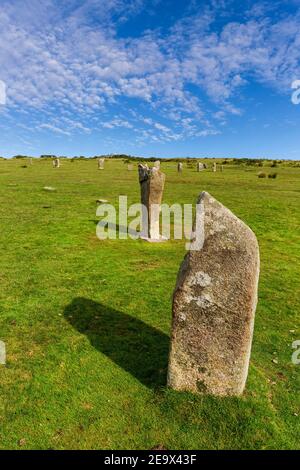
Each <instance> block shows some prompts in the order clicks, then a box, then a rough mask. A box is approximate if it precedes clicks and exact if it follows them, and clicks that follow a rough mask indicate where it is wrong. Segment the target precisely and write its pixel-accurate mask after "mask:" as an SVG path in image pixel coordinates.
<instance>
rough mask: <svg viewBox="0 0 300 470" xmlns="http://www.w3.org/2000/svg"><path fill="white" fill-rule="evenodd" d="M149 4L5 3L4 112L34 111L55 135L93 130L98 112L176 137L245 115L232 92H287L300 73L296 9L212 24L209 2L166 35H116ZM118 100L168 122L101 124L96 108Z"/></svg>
mask: <svg viewBox="0 0 300 470" xmlns="http://www.w3.org/2000/svg"><path fill="white" fill-rule="evenodd" d="M265 3H266V2H265ZM78 5H80V6H78ZM191 5H192V4H191ZM144 6H145V3H144V2H143V1H142V0H133V1H131V2H126V1H125V0H107V2H105V6H104V4H103V2H99V1H97V0H86V1H85V2H78V1H75V0H70V1H68V2H57V1H56V0H45V1H43V2H40V1H38V0H30V1H29V0H22V1H21V0H13V1H12V0H10V1H8V0H2V1H1V5H0V66H1V67H0V80H2V81H3V82H5V83H6V84H7V102H6V107H7V109H8V110H12V111H15V110H17V111H18V113H21V112H28V110H30V111H29V114H28V116H29V117H30V119H32V120H34V122H35V125H36V127H39V128H41V129H48V130H51V131H53V132H56V133H59V134H65V135H70V134H72V133H73V132H85V133H88V132H91V130H92V128H93V124H92V120H91V116H95V122H94V127H95V128H96V129H98V128H99V124H100V125H102V127H103V128H106V129H112V128H115V127H125V128H127V129H132V130H134V129H135V128H136V126H137V125H146V126H150V127H151V129H144V133H142V138H144V137H145V138H149V139H163V140H167V139H173V140H176V139H180V138H187V137H195V136H204V135H213V134H212V133H213V132H215V133H218V132H219V131H218V130H215V131H213V130H212V129H214V127H210V126H211V123H210V121H211V120H213V121H217V122H219V123H221V124H223V125H224V124H225V122H226V116H227V115H228V114H236V115H238V114H240V113H241V110H240V109H239V106H238V105H237V104H236V102H235V96H236V92H237V91H238V90H241V89H242V88H243V87H244V86H246V85H247V84H248V83H250V82H251V81H253V80H255V81H257V82H259V83H263V84H266V85H268V86H272V87H273V88H274V89H277V90H279V91H280V92H282V91H284V90H287V92H288V93H289V92H290V83H291V81H292V80H293V79H295V78H299V77H300V65H299V62H300V61H299V59H300V47H299V46H300V28H299V24H300V14H299V13H298V14H295V15H293V16H287V15H286V16H285V17H282V16H281V17H279V19H278V20H276V21H273V22H272V21H271V20H270V18H269V17H268V16H267V12H268V8H267V5H266V4H264V5H263V8H258V7H256V8H254V7H253V8H252V9H251V10H250V11H248V13H247V16H246V17H245V18H246V19H245V20H244V21H243V22H240V23H238V22H228V23H227V24H226V23H225V24H224V26H223V27H222V28H219V30H213V24H214V23H213V22H214V19H215V15H216V12H217V11H218V9H219V8H221V7H222V2H221V3H215V4H213V3H212V8H208V7H207V8H204V9H202V11H200V12H198V13H194V14H193V15H191V16H189V17H185V18H183V19H181V20H180V21H177V22H176V23H175V24H174V25H173V26H172V27H171V28H170V29H169V31H167V32H164V34H162V33H161V32H160V31H159V30H153V31H146V32H145V33H143V34H141V35H140V36H139V37H138V38H131V37H127V38H126V37H118V36H117V34H116V28H117V25H118V24H121V23H124V21H126V20H127V19H128V18H130V17H131V16H133V15H134V14H136V13H138V12H140V11H141V9H142V8H143V7H144ZM258 6H259V5H258ZM261 6H262V4H261ZM217 7H218V8H217ZM223 7H224V5H223ZM190 11H191V12H192V11H195V8H192V7H191V8H190ZM91 19H93V21H91ZM203 95H206V96H208V97H209V100H210V102H211V103H212V106H215V108H214V110H213V111H212V112H210V111H209V109H207V105H206V106H205V109H206V111H204V106H203V104H202V102H201V96H203ZM121 100H127V101H126V105H127V106H128V107H130V106H131V105H130V103H131V102H132V103H135V102H136V101H135V100H138V101H139V102H141V103H144V105H145V107H146V109H147V107H148V110H149V111H151V114H152V113H153V114H156V115H157V116H160V117H161V118H162V120H163V122H166V121H168V123H167V124H168V125H165V124H161V123H159V122H156V119H155V118H151V117H149V116H147V115H146V116H143V117H142V120H141V119H135V118H133V119H129V118H128V119H124V118H119V117H117V118H114V119H112V120H110V121H109V120H108V121H107V120H106V121H103V122H102V123H101V116H100V115H99V111H101V112H102V111H104V110H107V109H109V108H110V106H113V105H117V104H119V103H122V101H121ZM130 100H132V101H130ZM144 109H145V108H144ZM1 112H2V111H1ZM39 113H40V116H39ZM149 114H150V113H149ZM57 115H59V119H58V118H57ZM41 116H42V117H41ZM46 116H48V120H49V122H47V123H46V124H45V123H44V121H45V117H46ZM67 116H69V121H68V120H67ZM74 116H75V117H74ZM88 117H89V118H90V119H88ZM39 119H41V120H42V124H41V123H40V122H39ZM199 127H200V128H203V127H205V128H206V127H207V129H208V130H205V129H204V130H200V131H199Z"/></svg>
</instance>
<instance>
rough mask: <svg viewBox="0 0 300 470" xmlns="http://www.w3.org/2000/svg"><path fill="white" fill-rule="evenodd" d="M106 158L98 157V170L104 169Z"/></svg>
mask: <svg viewBox="0 0 300 470" xmlns="http://www.w3.org/2000/svg"><path fill="white" fill-rule="evenodd" d="M104 161H105V160H104V158H98V170H104Z"/></svg>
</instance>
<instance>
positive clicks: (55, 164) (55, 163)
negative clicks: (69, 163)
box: [52, 158, 60, 168]
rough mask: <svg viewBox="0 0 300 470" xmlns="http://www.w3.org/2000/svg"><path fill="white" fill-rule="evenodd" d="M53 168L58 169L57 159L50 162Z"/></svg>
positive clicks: (58, 162)
mask: <svg viewBox="0 0 300 470" xmlns="http://www.w3.org/2000/svg"><path fill="white" fill-rule="evenodd" d="M52 165H53V168H59V167H60V161H59V158H54V160H53V161H52Z"/></svg>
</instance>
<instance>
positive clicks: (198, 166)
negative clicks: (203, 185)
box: [197, 162, 204, 172]
mask: <svg viewBox="0 0 300 470" xmlns="http://www.w3.org/2000/svg"><path fill="white" fill-rule="evenodd" d="M202 170H204V165H203V163H201V162H198V163H197V171H198V172H200V171H202Z"/></svg>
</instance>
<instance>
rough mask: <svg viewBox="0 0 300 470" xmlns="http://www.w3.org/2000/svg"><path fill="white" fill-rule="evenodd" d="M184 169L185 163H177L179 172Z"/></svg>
mask: <svg viewBox="0 0 300 470" xmlns="http://www.w3.org/2000/svg"><path fill="white" fill-rule="evenodd" d="M182 169H183V164H182V163H180V162H179V163H178V165H177V171H178V173H182Z"/></svg>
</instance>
